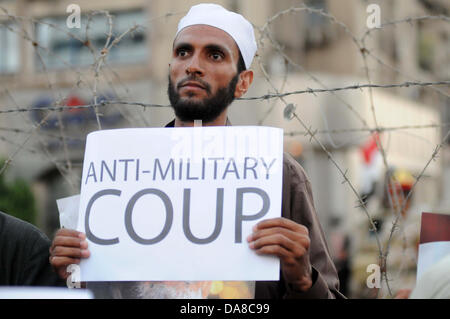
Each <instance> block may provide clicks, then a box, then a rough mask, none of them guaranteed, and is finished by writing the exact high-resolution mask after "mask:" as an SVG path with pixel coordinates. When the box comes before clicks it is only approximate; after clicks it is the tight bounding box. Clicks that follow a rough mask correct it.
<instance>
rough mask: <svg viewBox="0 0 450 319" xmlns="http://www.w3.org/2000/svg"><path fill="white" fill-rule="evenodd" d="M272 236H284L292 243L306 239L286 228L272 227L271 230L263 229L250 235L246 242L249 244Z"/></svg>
mask: <svg viewBox="0 0 450 319" xmlns="http://www.w3.org/2000/svg"><path fill="white" fill-rule="evenodd" d="M274 234H282V235H283V236H286V237H287V238H289V239H291V240H294V241H299V240H301V239H302V238H303V237H307V236H306V234H303V233H299V232H295V231H292V230H290V229H287V228H283V227H272V228H264V229H261V230H257V231H255V232H254V233H252V234H250V235H249V236H248V237H247V241H249V242H251V241H255V240H257V239H259V238H261V237H265V236H271V235H274Z"/></svg>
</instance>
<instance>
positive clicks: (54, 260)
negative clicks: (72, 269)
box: [50, 256, 80, 272]
mask: <svg viewBox="0 0 450 319" xmlns="http://www.w3.org/2000/svg"><path fill="white" fill-rule="evenodd" d="M50 263H51V264H52V266H53V267H55V268H57V269H58V272H60V271H61V269H63V270H64V271H66V268H65V267H67V266H69V265H71V264H79V263H80V259H79V258H70V257H53V256H52V257H50Z"/></svg>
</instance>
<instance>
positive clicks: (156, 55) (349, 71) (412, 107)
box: [0, 0, 450, 256]
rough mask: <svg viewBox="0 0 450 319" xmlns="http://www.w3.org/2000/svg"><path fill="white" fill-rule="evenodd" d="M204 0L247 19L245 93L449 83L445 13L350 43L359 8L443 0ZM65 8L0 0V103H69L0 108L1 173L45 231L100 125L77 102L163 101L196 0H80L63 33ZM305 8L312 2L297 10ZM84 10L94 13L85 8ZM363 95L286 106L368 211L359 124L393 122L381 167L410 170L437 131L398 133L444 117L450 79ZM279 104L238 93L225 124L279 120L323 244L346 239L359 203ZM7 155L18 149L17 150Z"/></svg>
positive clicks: (419, 164)
mask: <svg viewBox="0 0 450 319" xmlns="http://www.w3.org/2000/svg"><path fill="white" fill-rule="evenodd" d="M211 2H215V3H220V4H222V5H224V6H225V7H227V8H229V9H232V10H235V11H237V12H240V13H242V14H243V15H244V16H246V17H247V18H248V19H249V20H250V21H251V22H252V23H253V24H254V25H255V27H256V29H255V34H256V36H257V39H258V41H259V42H258V44H259V49H258V57H257V58H255V60H254V62H253V69H254V70H255V80H254V84H253V86H252V88H251V90H250V91H249V92H248V93H247V96H260V95H263V94H267V92H272V93H273V92H275V90H279V91H280V92H290V91H296V90H306V89H308V88H327V89H330V88H337V87H344V86H351V85H355V84H358V83H359V84H362V83H368V82H369V80H370V82H371V83H376V84H385V83H386V84H387V83H389V84H391V83H402V82H406V81H420V82H427V81H439V80H448V75H449V71H450V63H449V62H450V61H449V59H450V57H449V55H448V47H449V41H450V30H449V26H448V21H443V20H442V19H421V20H417V21H415V20H413V21H410V22H403V23H396V24H387V25H385V26H383V27H382V28H380V29H371V30H370V31H369V32H367V34H366V36H365V37H364V48H365V49H366V51H365V52H364V50H363V52H362V51H361V48H362V45H363V44H362V42H360V40H361V39H362V38H363V36H364V34H365V32H366V31H367V19H368V17H369V15H370V13H369V12H367V7H368V5H369V4H372V3H375V4H378V5H379V7H380V9H381V10H380V14H381V22H382V23H383V22H385V21H395V20H403V19H407V18H409V17H422V16H427V15H433V16H438V15H447V16H448V13H449V11H450V4H449V3H448V1H445V0H435V1H431V0H414V1H411V0H397V1H388V0H385V1H382V0H379V1H375V0H374V1H365V0H351V1H337V0H315V1H313V0H311V1H293V0H278V1H271V0H246V1H238V0H228V1H225V0H224V1H211ZM71 3H72V1H58V0H16V1H8V0H0V9H2V8H3V11H2V10H0V23H1V24H0V44H1V45H0V106H1V109H2V110H5V111H6V110H14V109H21V108H23V107H28V108H31V107H32V108H34V109H39V108H42V107H44V108H45V107H47V106H50V105H54V104H58V105H69V106H73V107H74V108H73V109H70V110H65V111H63V112H51V113H50V112H49V111H39V110H34V111H32V112H12V113H3V114H1V116H0V131H1V134H0V136H2V138H1V141H0V154H1V155H2V156H3V157H9V156H11V155H13V156H14V157H13V161H12V164H11V166H10V167H9V169H8V173H9V174H11V175H15V176H22V177H24V178H26V179H27V180H29V181H30V182H31V183H32V185H33V189H34V191H35V194H36V196H37V199H38V205H39V210H40V212H41V214H40V225H39V226H41V227H42V228H43V229H44V230H45V231H46V232H47V233H48V234H51V233H52V232H53V230H54V229H56V228H57V227H58V217H57V216H58V215H57V210H56V204H55V200H56V199H57V198H61V197H65V196H69V195H72V194H76V193H78V192H79V183H80V176H81V164H82V160H83V152H84V141H85V137H86V134H87V133H89V132H91V131H94V130H96V129H98V122H97V116H96V114H95V112H94V110H93V109H92V108H85V109H80V108H77V106H79V105H86V104H90V103H93V102H94V101H95V100H96V101H97V103H98V102H101V101H102V100H121V101H133V102H143V103H154V104H158V105H168V99H167V94H166V90H167V68H168V63H169V62H170V59H171V48H172V41H173V36H174V34H175V31H176V26H177V23H178V20H179V19H180V18H181V17H182V16H183V15H184V14H185V13H186V12H187V10H188V9H189V7H190V6H191V5H193V4H196V3H199V1H180V0H170V1H163V0H154V1H144V0H130V1H118V0H117V1H106V0H100V1H95V2H94V1H87V0H78V1H77V2H76V3H77V5H79V7H80V8H81V14H82V16H81V28H80V29H77V28H72V29H69V28H68V27H67V23H66V22H67V19H68V17H69V15H70V14H71V12H67V11H66V9H67V7H68V5H70V4H71ZM302 4H306V5H308V6H309V7H310V8H312V9H309V10H306V9H299V8H302ZM255 8H257V9H255ZM296 8H297V9H296ZM319 10H324V11H323V12H327V13H329V15H328V16H327V15H326V14H320V13H318V12H319ZM106 11H107V12H109V14H110V15H112V16H113V17H110V16H109V15H108V14H106V13H105V12H106ZM92 12H95V14H94V15H89V16H88V15H87V14H88V13H92ZM278 13H280V14H278ZM8 14H10V15H12V16H8ZM110 19H112V20H110ZM269 19H270V20H269ZM269 21H270V23H268V22H269ZM336 21H339V23H336ZM340 23H342V24H340ZM343 24H344V25H345V26H346V27H343ZM136 25H137V27H135V28H134V26H136ZM86 28H87V31H86ZM347 28H348V29H347ZM130 29H132V30H131V31H130ZM129 31H130V32H129ZM350 33H351V34H350ZM121 35H123V37H122V38H121ZM116 39H117V40H119V39H120V42H118V44H117V45H115V46H114V47H113V48H111V50H110V51H109V52H107V58H106V60H105V63H104V64H102V65H101V69H100V72H99V73H96V69H97V68H96V67H95V66H94V67H93V63H94V62H95V61H99V60H98V57H99V55H100V52H101V49H102V47H103V46H104V45H105V43H106V42H107V41H109V43H111V42H113V41H114V40H116ZM92 48H94V49H95V50H93V49H92ZM280 48H281V49H280ZM364 57H365V59H364ZM261 66H263V67H264V69H265V70H266V71H267V73H268V74H269V75H270V80H271V83H268V81H266V79H265V76H264V72H262V69H261ZM97 70H98V69H97ZM367 72H368V73H369V76H370V78H369V79H368V77H367ZM372 92H373V98H372V99H371V98H370V94H369V90H368V89H364V90H359V89H356V90H345V91H337V92H329V93H320V94H319V93H317V94H311V93H309V94H299V95H290V96H287V97H285V98H284V99H283V101H284V102H286V103H292V104H294V105H295V106H296V114H297V115H298V116H299V117H300V118H301V120H302V121H303V122H304V123H305V124H306V126H307V128H309V127H311V128H312V130H318V131H317V133H316V135H315V136H316V137H317V138H318V139H319V140H320V142H321V143H322V144H323V145H324V146H325V147H326V148H327V150H328V151H329V152H330V154H331V155H332V158H333V160H334V161H335V163H336V164H338V165H339V166H340V167H341V168H342V171H343V172H347V173H346V177H348V178H349V180H350V181H351V182H352V185H353V186H354V187H355V189H356V190H357V191H358V192H359V193H360V194H362V193H365V194H370V193H374V194H375V196H373V197H372V198H375V199H370V201H371V202H368V204H369V208H370V209H373V210H376V209H377V208H376V207H377V205H376V204H375V203H374V202H376V201H377V200H380V197H381V193H382V191H381V193H380V191H378V190H377V189H379V185H382V184H383V176H384V173H385V171H386V166H385V165H384V163H383V160H381V157H380V155H377V156H373V157H372V156H369V157H367V158H366V162H364V157H363V152H364V145H365V144H366V143H367V142H370V138H371V134H372V132H371V131H369V128H375V127H376V126H377V125H378V126H379V127H386V128H388V127H389V128H397V129H391V130H386V131H384V132H381V134H380V140H381V142H382V145H383V147H384V149H385V152H386V159H387V163H388V165H389V167H391V166H392V167H398V168H402V169H406V170H408V171H409V172H411V174H412V175H415V176H417V175H418V174H419V173H420V172H421V170H422V169H423V168H424V166H425V164H426V163H427V161H428V160H429V159H430V157H431V155H432V153H433V151H434V149H435V147H436V145H438V144H439V143H440V142H441V139H442V138H443V136H444V134H446V132H447V130H448V126H446V127H442V128H440V127H438V128H436V127H431V128H420V129H419V128H416V129H414V128H410V129H401V127H402V126H424V125H430V124H434V125H436V124H437V125H439V124H440V123H447V124H448V122H450V112H449V111H448V107H449V106H450V105H449V99H448V94H449V89H448V86H447V87H445V86H436V87H421V86H411V87H408V88H396V89H373V90H372ZM283 101H281V100H279V99H270V100H268V101H261V100H259V101H258V100H257V101H245V100H240V101H235V102H234V104H233V105H232V106H231V109H230V120H231V122H232V123H233V124H234V125H243V124H245V125H270V126H277V127H282V128H284V129H285V148H286V150H287V151H289V152H291V154H292V155H293V156H294V157H296V158H297V159H298V161H299V162H301V164H302V165H303V166H304V167H305V169H306V171H307V173H308V175H309V176H310V178H311V180H312V185H313V191H314V196H315V204H316V207H317V211H318V214H319V218H320V220H321V222H322V225H323V228H324V231H325V233H326V234H327V237H328V239H329V241H330V239H331V238H335V237H336V236H337V237H339V234H345V233H347V234H350V235H351V234H352V230H354V229H355V228H358V227H361V223H364V222H365V221H367V217H366V216H365V214H364V213H363V211H362V210H361V209H360V208H358V207H356V206H358V203H357V197H356V196H355V194H354V193H353V192H352V190H351V188H350V187H349V186H348V184H343V183H342V182H343V180H344V177H343V175H342V173H341V172H339V171H338V169H337V168H336V166H335V164H334V163H333V162H332V161H331V160H330V159H329V158H328V154H326V153H325V152H324V151H323V149H322V147H321V146H320V145H318V144H317V143H315V142H314V141H311V137H310V136H308V135H306V136H305V133H306V132H305V127H303V126H302V125H301V124H300V123H299V121H297V120H296V119H290V120H289V119H286V118H285V116H284V108H285V103H284V102H283ZM372 105H374V110H375V112H373V111H372ZM99 112H100V113H101V115H102V116H100V117H99V120H100V123H101V126H102V128H103V129H104V128H115V127H145V126H155V127H156V126H162V125H163V124H165V123H167V122H168V121H170V120H171V119H172V118H173V112H172V110H171V108H170V107H158V108H157V107H155V108H146V109H144V108H142V107H135V106H130V105H127V106H123V105H110V106H108V107H107V108H106V107H99ZM30 133H31V134H30ZM17 150H20V152H17V154H16V151H17ZM375 153H376V152H375ZM442 154H444V156H441V157H439V158H437V159H436V161H433V162H432V163H431V164H430V165H429V167H428V168H427V170H426V173H425V175H424V176H423V177H422V179H421V181H420V183H418V184H417V187H416V188H415V191H414V196H413V198H412V201H413V203H412V205H411V206H412V207H415V208H412V209H415V213H416V214H420V212H421V211H423V210H424V209H428V210H433V211H436V210H440V211H443V212H447V213H450V211H449V208H448V207H449V206H448V203H449V201H450V171H449V166H450V159H449V156H448V147H447V149H444V150H443V151H442ZM369 166H370V167H369ZM377 185H378V188H377ZM381 189H382V187H381ZM363 190H364V191H363ZM377 196H378V199H377ZM446 203H447V204H446ZM417 227H418V225H417ZM350 239H352V238H351V236H350ZM338 242H344V241H339V240H337V241H332V242H331V247H330V248H331V249H332V252H333V253H334V255H335V256H337V255H338V252H339V250H340V249H342V246H340V245H335V244H336V243H338ZM353 249H354V248H353Z"/></svg>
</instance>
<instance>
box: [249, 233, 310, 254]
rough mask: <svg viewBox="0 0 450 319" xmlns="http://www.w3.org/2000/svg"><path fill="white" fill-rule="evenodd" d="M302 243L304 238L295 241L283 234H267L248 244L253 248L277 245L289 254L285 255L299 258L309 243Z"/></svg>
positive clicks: (304, 241)
mask: <svg viewBox="0 0 450 319" xmlns="http://www.w3.org/2000/svg"><path fill="white" fill-rule="evenodd" d="M304 243H306V240H304V239H300V240H299V241H297V242H296V241H293V240H291V239H290V238H288V237H286V236H284V235H283V234H272V235H269V236H263V237H261V238H259V239H257V240H255V241H253V242H251V243H250V245H249V246H250V248H252V249H255V250H258V249H261V248H264V247H266V246H267V247H272V246H279V247H280V248H282V249H283V250H286V252H287V253H288V254H289V255H288V256H287V255H286V256H285V257H292V258H300V257H303V255H304V254H305V252H306V251H307V250H308V248H309V243H308V244H306V245H305V244H304Z"/></svg>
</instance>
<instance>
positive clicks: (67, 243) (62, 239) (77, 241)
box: [53, 236, 87, 248]
mask: <svg viewBox="0 0 450 319" xmlns="http://www.w3.org/2000/svg"><path fill="white" fill-rule="evenodd" d="M57 246H64V247H76V248H87V241H85V240H83V239H81V238H78V237H77V238H76V237H67V236H58V237H55V239H54V240H53V247H57Z"/></svg>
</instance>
